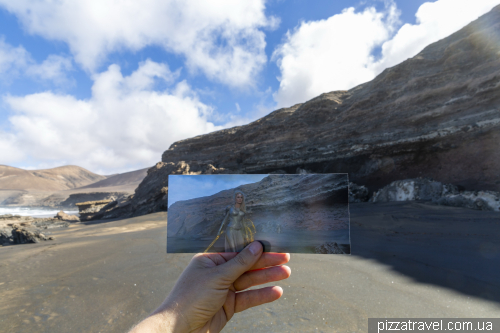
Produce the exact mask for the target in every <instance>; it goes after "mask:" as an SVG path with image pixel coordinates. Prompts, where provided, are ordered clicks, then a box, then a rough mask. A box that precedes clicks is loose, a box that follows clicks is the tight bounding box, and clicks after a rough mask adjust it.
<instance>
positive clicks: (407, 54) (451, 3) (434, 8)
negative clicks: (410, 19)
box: [373, 0, 500, 74]
mask: <svg viewBox="0 0 500 333" xmlns="http://www.w3.org/2000/svg"><path fill="white" fill-rule="evenodd" d="M498 4H500V0H477V1H469V0H439V1H436V2H426V3H424V4H422V6H420V8H419V9H418V11H417V13H416V14H415V17H416V21H417V23H416V24H405V25H403V26H402V27H401V28H400V29H399V31H398V32H397V33H396V35H395V36H394V37H393V38H391V39H390V40H388V41H386V42H385V43H384V44H383V46H382V57H381V59H380V60H379V61H377V62H376V63H374V64H373V70H374V72H375V73H376V74H378V73H380V72H381V71H383V70H384V69H385V68H387V67H392V66H394V65H397V64H399V63H400V62H402V61H404V60H406V59H408V58H411V57H413V56H415V55H416V54H417V53H419V52H420V51H422V49H424V48H425V47H426V46H427V45H429V44H431V43H434V42H436V41H438V40H440V39H443V38H445V37H447V36H449V35H451V34H452V33H454V32H455V31H457V30H459V29H461V28H463V27H464V26H465V25H467V24H468V23H470V22H471V21H473V20H475V19H477V18H478V17H479V16H481V15H483V14H485V13H487V12H489V11H490V10H491V9H492V8H493V7H494V6H496V5H498Z"/></svg>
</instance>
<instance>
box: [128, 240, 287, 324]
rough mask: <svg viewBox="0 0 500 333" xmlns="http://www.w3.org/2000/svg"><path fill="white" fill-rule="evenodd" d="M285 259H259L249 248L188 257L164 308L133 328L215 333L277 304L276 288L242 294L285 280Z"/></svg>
mask: <svg viewBox="0 0 500 333" xmlns="http://www.w3.org/2000/svg"><path fill="white" fill-rule="evenodd" d="M289 260H290V255H289V254H287V253H262V245H261V244H260V243H259V242H253V243H251V244H250V245H248V246H247V247H246V248H245V249H243V251H241V252H240V253H204V254H197V255H195V256H194V257H193V259H192V260H191V262H190V263H189V265H188V267H187V268H186V269H185V270H184V272H183V273H182V274H181V276H180V277H179V279H178V281H177V283H176V284H175V286H174V288H173V289H172V291H171V292H170V294H169V295H168V296H167V298H166V299H165V301H164V302H163V304H162V305H161V306H160V307H159V308H158V309H156V310H155V311H154V312H153V313H152V314H151V316H150V317H148V318H146V319H145V320H143V321H142V322H141V323H139V325H137V326H136V327H134V329H133V330H132V331H131V333H138V332H176V333H178V332H181V333H182V332H219V331H220V330H222V328H223V327H224V326H225V325H226V323H227V322H228V321H229V320H230V319H231V318H232V317H233V315H234V314H235V313H237V312H241V311H244V310H246V309H248V308H251V307H254V306H257V305H261V304H264V303H269V302H273V301H275V300H277V299H278V298H280V297H281V295H282V294H283V289H281V288H280V287H266V288H262V289H256V290H247V291H243V290H245V289H247V288H250V287H253V286H256V285H261V284H264V283H268V282H272V281H279V280H283V279H286V278H288V277H289V276H290V268H289V267H287V266H277V265H282V264H285V263H287V262H288V261H289Z"/></svg>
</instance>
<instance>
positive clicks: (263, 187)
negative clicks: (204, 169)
mask: <svg viewBox="0 0 500 333" xmlns="http://www.w3.org/2000/svg"><path fill="white" fill-rule="evenodd" d="M347 187H348V181H347V175H346V174H327V175H306V174H304V175H297V176H290V175H269V176H267V177H266V178H264V179H262V180H261V181H260V182H257V183H252V184H246V185H242V186H239V187H237V189H240V190H241V191H243V193H245V195H246V206H247V212H248V214H249V218H250V219H251V220H252V221H253V223H254V225H255V228H256V230H257V231H258V232H266V233H269V232H280V231H287V230H290V231H292V230H339V229H348V228H349V212H348V209H347V201H348V188H347ZM234 190H235V189H230V190H224V191H221V192H219V193H217V194H214V195H211V196H208V197H201V198H196V199H191V200H185V201H178V202H175V203H174V204H172V205H171V206H170V208H169V213H168V214H169V216H168V237H173V236H183V237H193V236H208V235H216V234H217V231H218V229H219V227H220V225H221V222H222V220H223V218H224V215H225V213H226V211H225V209H226V207H227V206H228V205H231V204H234Z"/></svg>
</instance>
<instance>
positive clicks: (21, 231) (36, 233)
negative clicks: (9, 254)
mask: <svg viewBox="0 0 500 333" xmlns="http://www.w3.org/2000/svg"><path fill="white" fill-rule="evenodd" d="M53 239H54V237H46V236H45V235H44V234H42V233H41V232H40V230H38V229H31V228H26V227H21V226H19V225H14V226H13V227H12V240H13V243H14V244H26V243H38V242H40V241H42V240H43V241H45V240H53Z"/></svg>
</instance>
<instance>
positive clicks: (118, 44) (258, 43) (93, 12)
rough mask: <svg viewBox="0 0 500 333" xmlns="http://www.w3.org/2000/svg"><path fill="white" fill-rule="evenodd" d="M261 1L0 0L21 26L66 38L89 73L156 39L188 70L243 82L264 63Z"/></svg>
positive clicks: (268, 24) (270, 21) (266, 21)
mask: <svg viewBox="0 0 500 333" xmlns="http://www.w3.org/2000/svg"><path fill="white" fill-rule="evenodd" d="M264 2H265V1H264V0H254V1H233V0H212V1H205V0H184V1H176V0H143V1H135V2H134V1H125V2H124V1H122V0H106V1H105V0H61V1H50V0H45V1H38V0H16V1H10V0H0V5H3V6H4V7H5V8H6V9H7V10H9V11H10V12H12V13H14V14H15V15H16V16H17V17H18V18H19V19H20V21H21V22H22V25H23V26H24V28H25V29H26V30H27V31H28V32H29V33H31V34H37V35H40V36H43V37H45V38H48V39H52V40H59V41H64V42H66V43H67V44H68V45H69V47H70V49H71V52H72V53H73V54H74V57H75V61H76V62H78V63H79V64H81V65H82V66H83V67H84V68H86V69H87V70H90V71H91V72H95V71H96V69H97V68H98V67H99V65H100V64H101V63H102V62H103V60H104V59H105V58H106V56H107V55H108V54H109V53H111V52H114V51H121V50H123V49H127V50H132V51H137V50H140V49H142V48H144V47H146V46H148V45H159V46H162V47H164V48H165V49H166V50H167V51H169V52H174V53H176V54H180V55H183V56H184V57H185V58H186V63H187V66H188V68H189V69H190V70H191V71H192V72H196V71H202V72H203V73H205V74H206V75H207V76H208V77H209V78H210V79H213V80H216V81H220V82H223V83H225V84H228V85H231V86H236V87H245V86H247V85H251V84H253V83H254V82H253V80H254V77H255V75H256V74H257V73H258V72H259V71H260V69H261V68H262V66H263V65H264V64H265V63H266V61H267V59H266V55H265V52H264V48H265V45H266V43H265V40H264V37H265V35H264V33H263V32H262V31H261V29H262V28H273V27H275V26H276V25H277V22H278V20H277V19H275V18H273V17H266V15H265V13H264V9H265V6H264Z"/></svg>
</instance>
